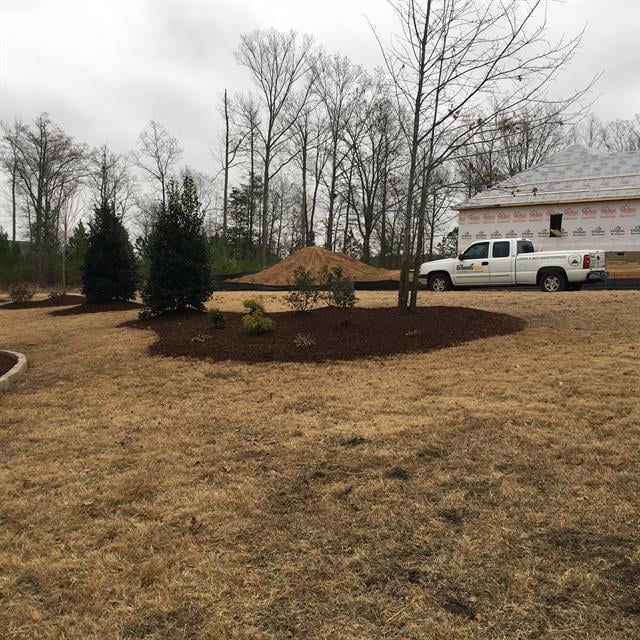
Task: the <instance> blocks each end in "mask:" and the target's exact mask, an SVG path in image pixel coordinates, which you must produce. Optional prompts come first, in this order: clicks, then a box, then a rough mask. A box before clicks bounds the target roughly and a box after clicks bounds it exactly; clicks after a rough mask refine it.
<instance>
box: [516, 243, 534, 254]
mask: <svg viewBox="0 0 640 640" xmlns="http://www.w3.org/2000/svg"><path fill="white" fill-rule="evenodd" d="M518 253H519V254H520V253H533V245H532V244H531V243H530V242H529V241H528V240H518Z"/></svg>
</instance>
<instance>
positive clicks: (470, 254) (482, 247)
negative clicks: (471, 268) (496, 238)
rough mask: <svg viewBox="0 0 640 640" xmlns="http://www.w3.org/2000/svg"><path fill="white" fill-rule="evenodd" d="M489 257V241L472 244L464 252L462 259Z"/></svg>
mask: <svg viewBox="0 0 640 640" xmlns="http://www.w3.org/2000/svg"><path fill="white" fill-rule="evenodd" d="M488 257H489V243H488V242H478V243H477V244H472V245H471V246H470V247H469V248H468V249H467V250H466V251H465V252H464V253H463V254H462V260H481V259H484V258H488Z"/></svg>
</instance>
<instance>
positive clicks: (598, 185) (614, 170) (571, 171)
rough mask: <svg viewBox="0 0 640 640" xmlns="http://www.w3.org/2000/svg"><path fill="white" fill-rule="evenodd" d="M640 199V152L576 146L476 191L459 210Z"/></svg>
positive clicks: (461, 204)
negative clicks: (609, 150)
mask: <svg viewBox="0 0 640 640" xmlns="http://www.w3.org/2000/svg"><path fill="white" fill-rule="evenodd" d="M630 198H631V199H632V198H640V151H623V152H620V153H606V152H603V151H597V150H595V149H589V148H587V147H583V146H580V145H573V146H571V147H568V148H567V149H564V150H563V151H560V152H559V153H556V154H554V155H553V156H551V157H550V158H547V159H546V160H544V161H543V162H542V163H540V164H539V165H537V166H535V167H532V168H531V169H527V170H526V171H523V172H522V173H518V174H517V175H515V176H512V177H511V178H508V179H507V180H503V181H502V182H500V183H499V184H497V185H496V186H494V187H491V188H490V189H487V190H486V191H482V192H481V193H478V194H476V195H475V196H473V197H472V198H469V199H468V200H466V201H465V202H461V203H460V204H458V205H456V206H455V207H454V208H455V209H479V208H485V207H514V206H520V205H532V204H564V203H571V202H593V201H598V200H621V199H630Z"/></svg>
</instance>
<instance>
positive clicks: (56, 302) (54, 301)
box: [0, 294, 84, 309]
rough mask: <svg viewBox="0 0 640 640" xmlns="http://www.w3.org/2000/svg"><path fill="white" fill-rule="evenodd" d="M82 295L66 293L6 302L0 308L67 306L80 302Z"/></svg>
mask: <svg viewBox="0 0 640 640" xmlns="http://www.w3.org/2000/svg"><path fill="white" fill-rule="evenodd" d="M83 302H84V296H77V295H71V294H69V295H66V296H58V297H55V298H45V299H44V300H29V301H28V302H8V303H5V304H3V305H0V309H41V308H42V309H45V308H47V307H69V306H71V305H76V304H82V303H83Z"/></svg>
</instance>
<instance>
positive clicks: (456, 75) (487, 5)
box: [378, 0, 584, 310]
mask: <svg viewBox="0 0 640 640" xmlns="http://www.w3.org/2000/svg"><path fill="white" fill-rule="evenodd" d="M390 4H391V6H392V8H393V10H394V11H395V13H396V15H397V18H398V23H399V25H400V27H401V33H399V34H398V35H397V36H395V38H394V40H393V42H392V44H391V45H390V46H389V47H385V46H383V45H382V42H381V41H380V39H378V41H379V43H380V45H381V49H382V53H383V55H384V58H385V63H386V67H387V70H388V72H389V73H390V75H391V77H392V80H393V84H394V87H395V91H396V97H397V101H398V104H399V105H404V106H405V107H406V108H407V109H408V111H409V114H410V124H409V125H408V126H407V127H406V129H405V135H406V141H407V146H408V150H409V153H408V155H409V171H408V178H407V193H406V198H407V199H406V203H407V204H406V207H405V221H404V238H403V260H402V275H401V281H400V288H399V292H398V307H399V308H400V309H405V310H409V309H413V308H415V305H416V300H417V278H414V283H413V287H412V291H411V302H410V303H409V261H410V253H411V233H412V229H413V228H414V225H413V223H414V210H413V207H414V193H415V192H416V190H417V189H420V188H421V187H420V181H419V178H420V176H419V175H418V172H417V168H418V164H419V162H420V161H421V158H424V163H425V171H426V172H427V173H426V180H423V181H422V184H423V185H424V188H427V189H428V188H429V185H430V181H431V175H432V172H433V170H434V169H435V168H436V167H438V166H440V165H442V164H443V163H444V162H446V161H447V160H448V159H449V158H450V157H451V156H452V155H453V154H454V153H455V151H456V150H457V149H459V148H460V147H462V146H464V145H465V144H466V143H467V141H468V140H469V138H470V137H471V136H472V135H473V133H474V132H475V130H476V128H477V127H478V126H481V125H482V120H480V122H478V119H474V118H473V117H471V116H472V114H477V113H478V112H481V111H483V110H484V111H486V109H488V108H491V111H492V113H491V114H490V115H491V116H492V117H499V116H500V115H507V114H511V113H513V112H514V111H517V110H518V109H519V108H520V107H521V106H523V105H529V104H536V103H540V102H544V101H545V86H546V85H547V84H548V83H549V81H550V80H552V79H553V78H554V77H556V75H557V73H558V71H559V70H560V69H561V68H562V67H563V66H564V65H565V64H566V63H567V62H568V61H569V60H570V59H571V57H572V55H573V54H574V52H575V50H576V48H577V46H578V44H579V42H580V37H581V36H578V37H576V38H573V39H570V40H564V39H561V40H560V41H558V42H555V43H550V42H548V41H547V39H546V36H545V30H546V18H545V16H544V15H543V9H544V2H543V0H530V1H520V0H506V1H505V2H500V3H497V2H489V1H488V0H486V1H483V2H478V1H476V0H439V1H437V0H423V1H422V2H420V1H419V0H390ZM583 94H584V91H582V92H577V93H575V94H574V95H573V96H571V97H570V98H567V99H566V100H565V102H566V101H569V102H572V101H575V100H576V99H577V98H578V97H580V96H581V95H583ZM418 222H419V224H420V222H421V221H420V220H419V221H418ZM415 265H418V266H419V256H416V259H415Z"/></svg>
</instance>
